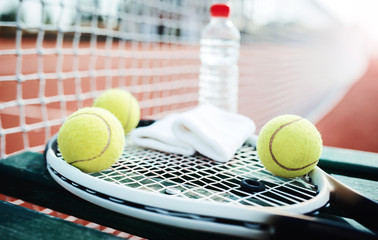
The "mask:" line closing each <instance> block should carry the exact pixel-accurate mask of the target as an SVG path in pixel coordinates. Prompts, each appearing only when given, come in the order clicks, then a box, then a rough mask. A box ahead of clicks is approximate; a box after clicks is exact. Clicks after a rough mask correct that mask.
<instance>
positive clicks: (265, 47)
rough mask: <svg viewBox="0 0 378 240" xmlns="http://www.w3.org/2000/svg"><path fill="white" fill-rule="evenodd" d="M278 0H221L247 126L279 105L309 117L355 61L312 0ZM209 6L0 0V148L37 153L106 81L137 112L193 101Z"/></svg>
mask: <svg viewBox="0 0 378 240" xmlns="http://www.w3.org/2000/svg"><path fill="white" fill-rule="evenodd" d="M280 2H281V1H258V0H257V1H248V0H246V1H243V0H233V1H230V3H231V5H232V19H233V21H234V23H235V24H236V25H237V27H238V28H239V29H240V31H241V33H242V47H241V58H240V90H239V92H240V94H239V112H240V113H242V114H244V115H247V116H249V117H251V118H252V119H254V120H255V122H256V123H257V125H258V128H260V127H261V126H262V124H264V123H265V122H266V121H267V120H268V119H270V118H272V117H274V116H275V115H278V114H281V113H296V114H300V115H302V116H304V117H309V116H313V115H314V114H315V113H316V112H317V111H316V110H317V109H318V107H319V106H321V105H322V103H323V102H325V100H327V99H328V97H329V96H331V95H334V91H335V90H337V89H340V86H342V87H345V86H347V85H348V84H350V82H352V81H353V80H355V79H356V78H357V76H358V75H359V74H360V73H361V72H362V70H361V69H363V66H364V62H363V59H362V57H361V55H359V54H358V53H356V52H357V51H355V50H356V49H357V47H356V46H359V45H358V44H353V45H352V44H351V41H352V40H353V39H352V40H350V39H351V38H350V37H351V36H346V35H345V34H344V33H343V32H342V31H341V30H340V25H339V24H338V23H337V22H336V21H334V19H332V18H331V17H329V15H327V14H326V13H325V12H324V11H323V10H322V9H321V8H319V6H318V5H316V4H314V3H313V2H312V1H298V0H291V1H285V3H284V4H283V3H280ZM210 4H211V2H210V1H191V0H154V1H150V0H124V1H122V0H112V1H106V0H98V1H92V0H81V1H79V0H75V1H65V0H23V1H17V0H13V1H3V2H2V3H0V33H1V35H0V86H1V88H0V111H1V117H0V125H1V128H0V148H1V149H0V154H1V156H0V157H1V158H6V157H8V156H10V155H13V154H17V153H20V152H24V151H42V150H43V148H44V145H45V143H46V142H47V140H48V139H49V138H50V137H51V136H52V135H53V134H55V133H57V132H58V130H59V127H60V125H61V124H62V123H63V122H64V120H65V119H66V118H67V116H69V115H70V114H71V113H72V112H73V111H75V110H77V109H79V108H81V107H86V106H91V105H92V103H93V100H94V99H95V98H96V97H97V96H98V95H99V94H101V93H102V92H103V91H104V90H106V89H109V88H113V87H121V88H124V89H127V90H129V91H130V92H131V93H132V94H133V95H135V97H136V98H137V99H138V101H139V102H140V106H141V110H142V112H141V113H142V118H152V119H158V118H161V117H164V116H165V115H167V114H169V113H170V112H174V111H184V110H187V109H190V108H192V107H194V106H195V105H197V97H198V93H197V92H198V73H199V64H200V62H199V38H200V32H201V29H202V28H203V26H204V25H205V24H206V23H207V21H208V20H209V14H208V8H209V5H210ZM298 8H299V10H298ZM335 30H337V31H335ZM339 30H340V31H339ZM355 40H356V39H354V40H353V41H354V42H356V41H357V40H358V39H357V40H356V41H355ZM341 53H342V54H341ZM351 57H353V58H351ZM350 59H354V60H353V61H354V62H353V65H351V64H350V62H351V60H350ZM356 59H357V60H356ZM351 66H352V67H351Z"/></svg>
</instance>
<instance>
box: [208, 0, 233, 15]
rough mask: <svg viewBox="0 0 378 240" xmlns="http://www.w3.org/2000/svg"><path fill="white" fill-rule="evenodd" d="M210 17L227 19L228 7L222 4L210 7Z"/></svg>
mask: <svg viewBox="0 0 378 240" xmlns="http://www.w3.org/2000/svg"><path fill="white" fill-rule="evenodd" d="M210 13H211V16H212V17H228V15H229V14H230V7H229V6H228V5H227V4H224V3H216V4H213V5H212V6H211V7H210Z"/></svg>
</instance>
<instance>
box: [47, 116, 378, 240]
mask: <svg viewBox="0 0 378 240" xmlns="http://www.w3.org/2000/svg"><path fill="white" fill-rule="evenodd" d="M142 123H143V122H142ZM149 123H151V122H150V121H149V122H147V124H149ZM45 156H46V159H47V169H48V171H49V173H50V174H51V176H52V177H53V178H54V180H55V181H56V182H58V183H59V184H60V185H61V186H63V187H64V188H65V189H67V190H68V191H70V192H72V193H73V194H75V195H77V196H79V197H81V198H83V199H85V200H87V201H89V202H92V203H94V204H97V205H99V206H102V207H104V208H107V209H110V210H113V211H116V212H119V213H122V214H126V215H129V216H133V217H136V218H140V219H144V220H148V221H153V222H158V223H164V224H167V225H172V226H176V227H180V228H186V229H195V230H198V231H206V232H214V233H221V234H226V235H230V236H238V237H243V238H251V239H275V238H280V237H283V238H285V237H288V238H290V239H293V238H304V239H309V238H315V237H316V238H318V237H321V236H327V237H332V236H338V237H343V239H353V238H358V239H365V238H366V239H369V238H371V239H375V238H376V237H377V225H376V223H375V222H374V221H371V219H372V217H369V215H370V216H378V215H377V213H378V204H377V203H375V202H374V201H372V200H370V199H367V198H365V197H363V196H362V195H360V194H358V193H357V192H355V191H353V190H351V189H349V188H348V187H346V186H344V185H343V184H341V183H339V182H338V181H337V180H335V179H334V178H332V177H331V176H329V175H328V174H326V173H325V172H324V171H322V170H321V169H320V168H318V167H316V168H315V169H314V170H312V171H311V172H310V173H309V174H308V175H306V176H304V177H301V178H293V179H286V178H280V177H277V176H273V175H272V174H271V173H270V172H268V171H267V170H265V168H264V167H263V166H262V165H261V163H260V161H259V159H258V157H257V154H256V150H255V147H254V146H253V145H251V144H245V145H243V147H242V148H240V149H239V150H238V151H237V153H236V154H235V157H234V158H233V159H232V160H231V161H229V162H226V163H218V162H214V161H211V160H209V159H207V158H206V157H203V156H201V155H194V156H182V155H175V154H170V153H165V152H159V151H155V150H151V149H145V148H141V147H138V146H136V145H134V144H133V143H132V142H131V140H130V139H127V141H126V145H125V147H124V151H123V154H122V155H121V157H120V158H119V160H118V161H117V162H116V163H115V164H114V165H113V166H111V168H109V169H107V170H104V171H101V172H98V173H91V174H87V173H83V172H81V171H80V170H79V169H77V168H75V167H73V166H71V165H70V164H68V163H66V162H65V161H64V159H63V158H62V156H61V154H60V152H59V149H58V146H57V139H56V136H55V137H53V138H52V139H51V140H50V141H49V142H48V144H47V146H46V150H45ZM329 202H330V203H331V204H335V205H337V206H340V208H341V209H342V210H347V211H348V212H349V213H351V214H352V216H353V217H354V218H355V219H356V220H358V221H360V222H361V223H362V224H364V225H365V226H367V227H368V228H370V230H371V231H358V230H356V229H354V228H351V227H346V226H345V225H340V224H338V223H335V222H334V221H327V220H323V219H320V218H317V217H314V216H311V212H314V211H317V210H318V209H319V208H322V207H323V206H325V205H327V204H328V203H329ZM306 214H307V215H306ZM303 234H306V235H303Z"/></svg>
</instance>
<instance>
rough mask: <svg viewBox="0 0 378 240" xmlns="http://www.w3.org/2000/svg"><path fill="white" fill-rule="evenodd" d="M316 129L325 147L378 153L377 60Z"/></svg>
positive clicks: (377, 59)
mask: <svg viewBox="0 0 378 240" xmlns="http://www.w3.org/2000/svg"><path fill="white" fill-rule="evenodd" d="M316 126H317V127H318V129H319V131H320V132H321V133H322V136H323V143H324V145H325V146H334V147H341V148H349V149H356V150H362V151H369V152H378V58H375V59H373V60H372V61H371V63H370V66H369V69H368V71H367V72H366V74H365V75H364V76H363V77H362V78H361V79H360V80H359V81H358V82H356V83H355V84H354V85H353V86H352V88H351V89H350V90H349V91H348V93H347V94H346V95H345V96H344V97H343V99H342V100H341V101H340V102H339V103H338V105H337V106H336V107H335V108H334V109H332V111H331V112H329V113H328V114H327V115H326V116H325V117H324V118H323V119H321V120H320V121H319V122H318V123H317V124H316Z"/></svg>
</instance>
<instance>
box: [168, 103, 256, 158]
mask: <svg viewBox="0 0 378 240" xmlns="http://www.w3.org/2000/svg"><path fill="white" fill-rule="evenodd" d="M255 130H256V125H255V123H254V122H253V121H252V120H251V119H250V118H248V117H245V116H243V115H240V114H235V113H231V112H227V111H224V110H221V109H219V108H216V107H213V106H211V105H207V104H204V105H200V106H198V107H196V108H194V109H192V110H190V111H188V112H185V113H182V114H180V115H179V116H178V117H177V119H175V121H174V122H173V125H172V132H173V134H174V135H175V136H176V137H177V138H178V139H179V140H181V141H182V142H185V143H187V144H189V145H190V146H192V147H193V148H194V149H195V150H196V151H198V152H199V153H201V154H202V155H204V156H206V157H209V158H211V159H213V160H216V161H220V162H226V161H228V160H231V159H232V158H233V156H234V155H235V153H236V151H237V150H238V149H239V148H240V147H241V146H242V145H243V143H244V142H245V141H246V140H247V139H248V138H249V137H252V136H253V134H254V132H255Z"/></svg>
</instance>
